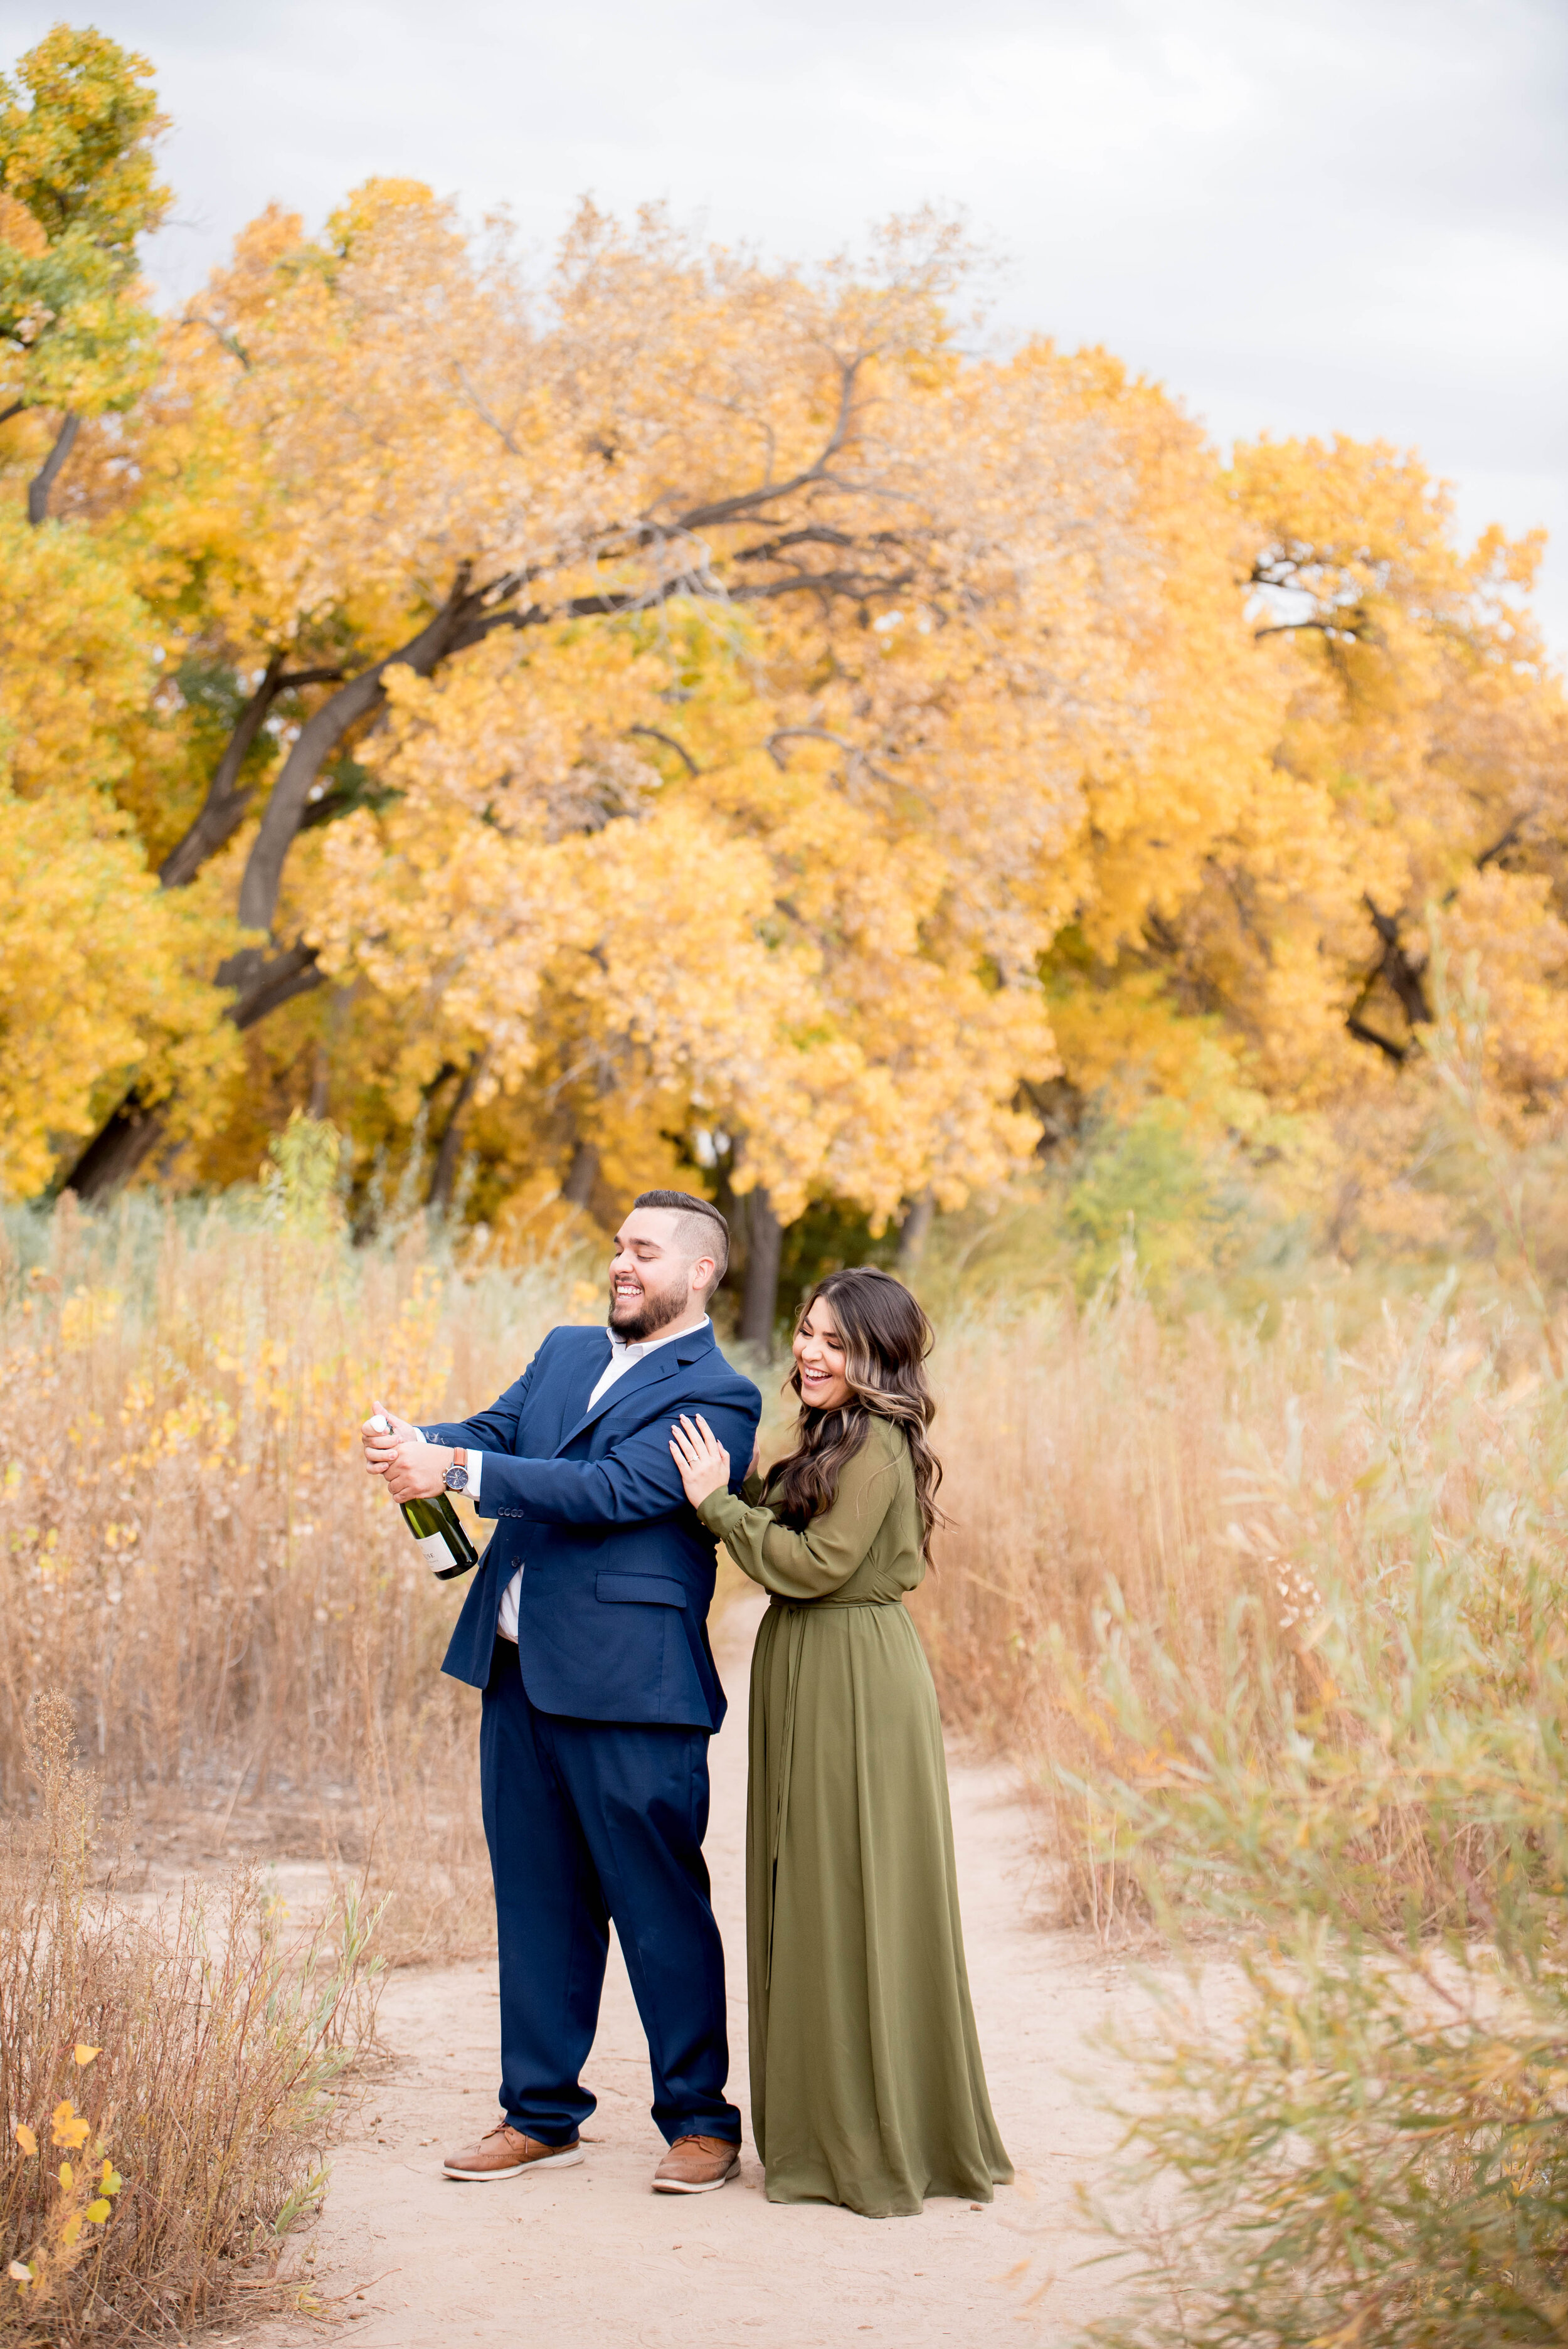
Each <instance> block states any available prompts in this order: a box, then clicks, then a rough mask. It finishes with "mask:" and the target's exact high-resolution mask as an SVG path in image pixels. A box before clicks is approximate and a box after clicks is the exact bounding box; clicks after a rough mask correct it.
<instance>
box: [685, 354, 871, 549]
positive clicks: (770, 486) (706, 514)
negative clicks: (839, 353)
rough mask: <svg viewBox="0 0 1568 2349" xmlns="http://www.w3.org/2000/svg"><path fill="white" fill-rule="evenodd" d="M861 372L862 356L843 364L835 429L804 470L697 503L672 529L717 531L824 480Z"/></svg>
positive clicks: (846, 430)
mask: <svg viewBox="0 0 1568 2349" xmlns="http://www.w3.org/2000/svg"><path fill="white" fill-rule="evenodd" d="M860 371H861V362H860V360H859V359H850V360H848V361H847V362H845V363H844V364H843V365H842V366H841V367H840V370H839V378H840V381H839V412H838V415H837V416H836V417H835V418H834V419H833V429H832V430H831V431H830V433H829V435H828V438H827V440H826V442H825V443H824V445H823V448H822V450H821V453H820V455H819V456H818V458H817V459H816V460H815V462H814V463H812V464H810V465H808V466H807V467H806V469H805V471H804V472H800V473H796V474H795V475H793V477H792V478H791V479H790V480H789V481H768V482H765V483H764V484H763V485H762V487H761V488H759V489H755V490H742V491H741V492H739V493H738V495H737V496H735V497H733V498H718V499H716V500H715V501H714V502H713V503H712V504H711V505H706V506H693V507H691V509H690V510H689V511H688V512H686V513H684V514H682V515H681V516H680V518H679V520H678V521H677V522H676V523H672V524H671V525H670V528H671V529H673V530H676V531H697V530H714V529H717V527H718V525H719V524H720V523H727V522H738V521H739V519H740V517H741V515H742V514H748V513H752V512H755V511H756V509H757V508H758V506H759V505H763V504H765V503H766V502H767V501H768V500H769V498H788V497H793V495H794V493H795V492H796V491H797V490H803V489H806V488H807V487H809V485H810V483H811V482H813V481H822V480H823V479H824V478H825V476H826V474H827V470H828V467H829V466H830V464H831V463H832V460H833V459H834V458H835V457H836V456H837V455H838V453H839V451H840V450H841V448H842V447H843V445H844V442H845V440H846V439H847V438H848V436H849V429H850V423H851V419H852V417H853V415H854V403H855V384H856V380H857V378H859V375H860ZM656 529H657V525H656V524H655V523H653V522H651V521H650V523H648V530H649V533H654V532H655V531H656Z"/></svg>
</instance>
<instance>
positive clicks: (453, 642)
mask: <svg viewBox="0 0 1568 2349" xmlns="http://www.w3.org/2000/svg"><path fill="white" fill-rule="evenodd" d="M469 576H470V568H469V564H466V563H464V564H459V567H458V572H457V575H456V577H455V579H454V580H453V583H452V588H451V593H450V594H449V595H448V597H447V600H446V602H445V603H444V604H443V605H441V607H440V609H439V610H438V612H437V613H436V614H435V615H434V616H433V617H432V618H431V619H429V620H428V621H427V623H426V625H425V626H423V627H422V628H421V629H420V630H419V631H418V635H416V636H410V637H409V639H408V641H407V644H405V645H399V646H398V647H397V650H396V651H395V652H389V653H385V654H383V656H382V657H381V658H380V659H379V660H378V661H374V662H372V664H371V666H370V667H368V668H366V669H361V671H360V672H359V675H358V676H357V677H351V678H349V679H348V680H347V682H346V684H344V685H340V686H339V687H338V689H337V691H336V692H335V693H333V694H329V695H328V696H327V698H326V699H325V701H324V702H323V703H322V705H321V708H320V709H317V710H315V712H313V714H312V715H311V716H310V717H309V718H308V719H306V720H305V722H304V725H303V726H302V727H301V729H300V730H299V734H298V736H297V737H296V739H295V740H294V745H293V747H292V748H291V750H290V751H289V754H288V757H287V758H286V759H285V760H284V766H283V771H282V773H281V774H280V775H279V777H278V779H277V781H276V782H275V783H274V784H273V789H272V794H271V796H270V798H269V799H268V801H267V805H266V812H265V813H264V814H263V817H262V823H261V829H260V831H259V832H258V833H257V834H256V838H255V842H254V844H253V847H252V850H251V854H250V855H249V857H248V858H247V859H246V863H245V870H244V874H243V877H242V880H241V883H240V907H239V913H240V920H241V922H242V925H243V926H244V927H245V928H246V929H248V930H270V929H271V927H272V926H273V914H274V913H275V912H276V910H277V902H278V891H279V889H280V887H281V886H282V884H283V874H284V861H285V859H286V858H287V855H288V853H289V850H290V848H291V847H292V846H293V845H294V836H295V834H296V833H297V832H298V831H299V827H300V821H301V818H302V817H303V816H304V811H305V807H306V805H307V803H308V801H309V798H310V791H311V786H312V784H313V783H314V782H315V779H316V777H317V775H318V774H319V773H320V771H321V768H322V764H323V761H325V760H326V759H327V758H328V757H329V756H330V755H331V753H332V752H333V751H334V750H336V748H337V746H338V744H339V743H340V742H341V741H342V740H343V738H344V736H345V735H346V733H347V732H348V731H349V730H350V729H351V728H352V727H354V726H356V725H358V723H359V722H360V720H361V719H364V718H367V717H368V716H369V715H370V713H371V711H372V710H374V709H379V708H380V707H381V705H382V703H383V702H384V701H385V700H386V698H387V688H386V686H385V684H384V683H383V679H384V678H385V676H386V673H387V670H388V669H389V668H393V667H397V666H398V665H399V664H401V665H402V666H403V667H407V668H411V669H412V670H413V671H414V674H415V675H416V677H428V676H429V675H430V674H431V672H432V670H434V669H435V668H437V667H438V666H439V665H440V663H441V662H442V661H443V660H444V659H445V658H446V657H447V656H448V654H449V652H451V651H453V650H455V649H460V648H461V646H462V645H463V644H467V643H474V642H477V641H478V639H477V637H475V636H473V635H472V634H471V633H469V634H466V635H465V633H464V630H463V625H462V624H463V622H464V621H465V619H466V618H467V616H469V614H470V613H471V611H472V609H473V607H474V606H475V605H476V604H477V602H478V598H477V597H476V596H475V595H473V594H472V592H471V590H470V588H469Z"/></svg>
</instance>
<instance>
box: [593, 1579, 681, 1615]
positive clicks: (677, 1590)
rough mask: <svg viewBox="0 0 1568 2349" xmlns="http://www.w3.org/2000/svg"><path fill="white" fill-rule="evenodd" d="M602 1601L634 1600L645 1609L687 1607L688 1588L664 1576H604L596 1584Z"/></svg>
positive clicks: (596, 1591) (596, 1580) (597, 1592)
mask: <svg viewBox="0 0 1568 2349" xmlns="http://www.w3.org/2000/svg"><path fill="white" fill-rule="evenodd" d="M593 1588H594V1592H595V1594H596V1596H597V1597H599V1598H600V1599H614V1600H620V1601H623V1602H624V1601H626V1600H630V1601H632V1603H633V1604H634V1605H639V1606H643V1607H684V1606H685V1605H686V1585H685V1583H684V1582H676V1581H675V1580H674V1579H673V1578H670V1577H668V1576H665V1575H662V1574H601V1575H599V1576H598V1577H597V1578H595V1581H594V1584H593Z"/></svg>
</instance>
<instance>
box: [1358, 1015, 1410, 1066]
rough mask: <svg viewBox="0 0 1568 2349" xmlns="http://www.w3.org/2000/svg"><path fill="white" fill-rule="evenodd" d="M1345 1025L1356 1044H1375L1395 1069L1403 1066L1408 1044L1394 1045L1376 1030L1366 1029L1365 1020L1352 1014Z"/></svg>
mask: <svg viewBox="0 0 1568 2349" xmlns="http://www.w3.org/2000/svg"><path fill="white" fill-rule="evenodd" d="M1345 1025H1346V1029H1347V1030H1348V1031H1349V1033H1350V1034H1351V1035H1352V1036H1354V1037H1355V1039H1356V1040H1357V1043H1358V1044H1376V1045H1377V1050H1379V1051H1380V1052H1386V1053H1387V1056H1388V1058H1389V1060H1391V1061H1393V1063H1394V1066H1395V1067H1396V1068H1397V1069H1398V1068H1402V1067H1403V1066H1404V1063H1405V1059H1406V1056H1407V1054H1408V1051H1409V1046H1408V1044H1396V1043H1394V1042H1392V1041H1391V1040H1390V1039H1389V1038H1388V1037H1387V1036H1379V1034H1378V1033H1377V1030H1376V1028H1368V1027H1367V1024H1366V1022H1365V1020H1362V1019H1357V1017H1356V1015H1355V1013H1354V1012H1352V1013H1350V1014H1349V1015H1348V1017H1347V1018H1346V1022H1345Z"/></svg>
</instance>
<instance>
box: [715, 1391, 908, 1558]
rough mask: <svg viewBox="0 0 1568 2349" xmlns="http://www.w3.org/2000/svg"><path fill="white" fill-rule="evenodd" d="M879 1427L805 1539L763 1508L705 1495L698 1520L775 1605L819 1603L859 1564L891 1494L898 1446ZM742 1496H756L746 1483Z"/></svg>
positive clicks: (754, 1484)
mask: <svg viewBox="0 0 1568 2349" xmlns="http://www.w3.org/2000/svg"><path fill="white" fill-rule="evenodd" d="M902 1442H903V1438H902V1436H900V1435H896V1434H895V1433H893V1431H892V1429H891V1428H889V1427H888V1426H887V1425H886V1423H885V1422H883V1421H882V1420H873V1421H872V1426H871V1432H870V1433H869V1434H868V1435H867V1437H866V1440H865V1442H864V1444H861V1448H860V1450H859V1451H858V1452H857V1453H856V1454H855V1456H854V1458H853V1459H852V1460H851V1461H847V1462H846V1463H845V1465H844V1469H843V1472H842V1474H841V1476H840V1478H839V1490H838V1494H837V1495H836V1497H835V1499H834V1502H833V1506H832V1507H831V1508H830V1509H825V1510H824V1511H823V1512H822V1514H821V1516H817V1517H813V1518H812V1520H811V1522H810V1525H809V1526H807V1528H806V1530H805V1532H804V1533H800V1534H797V1533H791V1532H790V1530H789V1527H788V1526H781V1525H780V1524H779V1521H778V1519H777V1518H776V1517H775V1516H774V1515H773V1512H772V1510H771V1509H770V1508H769V1507H768V1506H766V1505H765V1504H764V1505H762V1506H753V1505H751V1504H750V1503H749V1502H748V1500H747V1499H742V1498H741V1497H739V1496H738V1495H736V1494H734V1493H727V1492H719V1493H710V1494H709V1495H708V1496H707V1499H706V1500H705V1501H703V1502H702V1503H700V1504H699V1506H698V1508H697V1515H698V1516H699V1517H700V1518H701V1519H702V1521H703V1524H704V1525H705V1526H707V1529H708V1531H709V1533H712V1534H717V1536H718V1537H719V1539H720V1540H721V1541H722V1542H723V1544H724V1546H725V1547H726V1549H727V1550H728V1552H729V1554H730V1556H731V1557H732V1558H733V1559H734V1560H735V1562H736V1564H737V1566H738V1567H739V1568H740V1570H741V1572H742V1573H743V1574H748V1575H749V1576H750V1577H751V1579H752V1581H753V1582H759V1583H760V1584H761V1585H762V1588H764V1589H765V1590H771V1591H773V1592H775V1593H776V1594H777V1596H778V1597H779V1598H780V1599H824V1598H826V1597H827V1596H828V1595H829V1593H830V1592H831V1591H834V1590H837V1589H839V1588H841V1586H842V1585H843V1584H844V1583H846V1582H847V1581H848V1580H849V1578H850V1577H851V1574H853V1572H854V1570H855V1568H856V1567H857V1566H859V1564H860V1563H861V1559H862V1558H863V1557H865V1554H866V1552H867V1551H868V1550H869V1549H870V1547H871V1546H872V1542H873V1541H874V1540H875V1538H876V1535H877V1530H878V1528H879V1526H881V1524H882V1519H883V1518H884V1517H885V1516H886V1515H887V1513H888V1510H889V1508H890V1507H891V1506H892V1500H893V1496H894V1495H895V1494H896V1493H897V1491H898V1485H899V1479H898V1465H897V1454H896V1453H895V1451H894V1449H893V1447H894V1444H902ZM745 1489H746V1493H747V1495H751V1494H753V1493H754V1492H757V1493H759V1492H760V1489H761V1488H760V1485H759V1484H758V1480H757V1479H756V1478H755V1477H748V1480H747V1484H746V1488H745Z"/></svg>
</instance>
